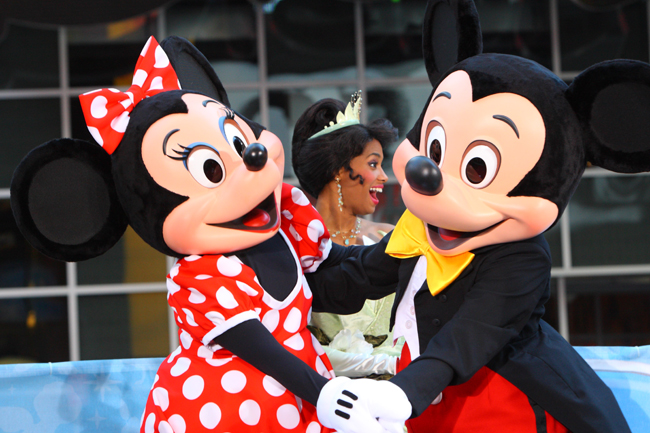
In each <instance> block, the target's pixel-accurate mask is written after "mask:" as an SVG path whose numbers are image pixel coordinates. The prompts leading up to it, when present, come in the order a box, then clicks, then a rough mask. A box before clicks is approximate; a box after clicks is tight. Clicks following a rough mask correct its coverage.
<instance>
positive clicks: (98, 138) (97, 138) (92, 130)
mask: <svg viewBox="0 0 650 433" xmlns="http://www.w3.org/2000/svg"><path fill="white" fill-rule="evenodd" d="M88 131H90V135H92V136H93V138H94V139H95V141H96V142H97V144H99V145H100V146H103V145H104V139H103V138H102V134H100V133H99V129H97V128H95V127H94V126H89V127H88Z"/></svg>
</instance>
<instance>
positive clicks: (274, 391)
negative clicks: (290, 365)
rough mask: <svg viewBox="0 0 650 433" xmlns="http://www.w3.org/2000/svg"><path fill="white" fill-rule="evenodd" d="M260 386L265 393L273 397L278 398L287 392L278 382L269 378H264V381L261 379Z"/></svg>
mask: <svg viewBox="0 0 650 433" xmlns="http://www.w3.org/2000/svg"><path fill="white" fill-rule="evenodd" d="M262 385H263V386H264V389H265V390H266V392H268V393H269V395H270V396H273V397H280V396H281V395H282V394H284V392H285V391H286V390H287V389H286V388H285V387H284V386H282V385H280V382H278V381H277V380H275V379H273V378H272V377H271V376H264V379H262Z"/></svg>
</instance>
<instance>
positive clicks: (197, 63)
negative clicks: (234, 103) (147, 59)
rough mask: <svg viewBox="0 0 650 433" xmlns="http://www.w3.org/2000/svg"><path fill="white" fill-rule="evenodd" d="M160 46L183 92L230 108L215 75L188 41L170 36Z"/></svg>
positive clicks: (224, 91) (221, 85)
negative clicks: (195, 93)
mask: <svg viewBox="0 0 650 433" xmlns="http://www.w3.org/2000/svg"><path fill="white" fill-rule="evenodd" d="M160 46H161V47H162V49H163V50H165V53H166V54H167V57H169V61H170V62H171V64H172V67H173V68H174V70H175V71H176V75H177V76H178V81H180V83H181V88H182V89H183V90H192V91H194V92H199V93H203V94H204V95H207V96H209V97H211V98H214V99H216V100H217V101H219V102H221V103H222V104H224V105H227V106H228V107H230V102H229V101H228V95H227V94H226V89H224V87H223V84H221V80H219V77H218V76H217V73H216V72H214V69H213V68H212V66H211V65H210V62H208V59H206V58H205V56H204V55H203V53H201V52H200V51H199V50H198V49H197V48H196V47H195V46H194V45H192V43H191V42H190V41H188V40H187V39H184V38H181V37H179V36H170V37H168V38H166V39H164V40H163V41H162V42H161V43H160Z"/></svg>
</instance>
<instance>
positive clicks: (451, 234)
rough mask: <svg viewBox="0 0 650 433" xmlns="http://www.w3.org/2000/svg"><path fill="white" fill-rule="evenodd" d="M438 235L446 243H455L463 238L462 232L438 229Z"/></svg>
mask: <svg viewBox="0 0 650 433" xmlns="http://www.w3.org/2000/svg"><path fill="white" fill-rule="evenodd" d="M438 234H439V235H440V237H441V238H442V239H443V240H445V241H454V240H456V239H458V238H459V237H460V236H461V234H462V233H461V232H457V231H454V230H447V229H443V228H438Z"/></svg>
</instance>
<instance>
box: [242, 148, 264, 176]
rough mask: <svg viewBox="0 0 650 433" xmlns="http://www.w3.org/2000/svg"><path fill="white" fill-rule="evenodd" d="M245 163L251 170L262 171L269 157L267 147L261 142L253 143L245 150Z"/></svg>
mask: <svg viewBox="0 0 650 433" xmlns="http://www.w3.org/2000/svg"><path fill="white" fill-rule="evenodd" d="M243 159H244V164H246V168H247V169H248V170H249V171H260V170H261V169H263V168H264V166H265V165H266V161H267V160H268V159H269V153H268V152H267V150H266V147H264V146H263V145H261V144H260V143H252V144H251V145H250V146H248V147H247V148H246V150H244V157H243Z"/></svg>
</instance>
